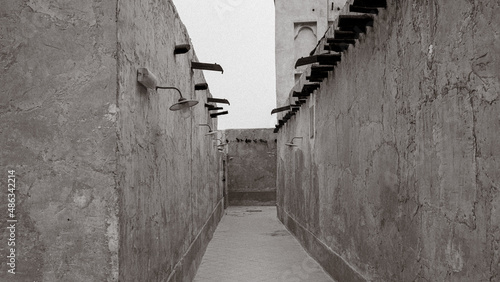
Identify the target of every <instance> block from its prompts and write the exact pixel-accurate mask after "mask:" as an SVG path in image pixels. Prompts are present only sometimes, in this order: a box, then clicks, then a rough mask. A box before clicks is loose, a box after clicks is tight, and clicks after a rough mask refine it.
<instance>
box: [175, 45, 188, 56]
mask: <svg viewBox="0 0 500 282" xmlns="http://www.w3.org/2000/svg"><path fill="white" fill-rule="evenodd" d="M189 50H191V45H189V44H180V45H176V46H175V48H174V54H175V55H177V54H184V53H187V52H189Z"/></svg>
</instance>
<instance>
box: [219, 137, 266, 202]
mask: <svg viewBox="0 0 500 282" xmlns="http://www.w3.org/2000/svg"><path fill="white" fill-rule="evenodd" d="M225 139H226V141H227V142H228V145H227V187H228V197H229V205H233V206H240V205H243V206H251V205H275V204H276V134H274V133H273V129H268V128H266V129H228V130H225Z"/></svg>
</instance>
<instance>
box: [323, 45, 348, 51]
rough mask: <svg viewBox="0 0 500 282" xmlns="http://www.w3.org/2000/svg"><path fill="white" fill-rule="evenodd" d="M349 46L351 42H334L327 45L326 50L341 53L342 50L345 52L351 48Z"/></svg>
mask: <svg viewBox="0 0 500 282" xmlns="http://www.w3.org/2000/svg"><path fill="white" fill-rule="evenodd" d="M349 46H350V44H346V43H332V44H328V45H325V50H326V51H334V52H339V53H341V52H344V51H346V50H347V49H349Z"/></svg>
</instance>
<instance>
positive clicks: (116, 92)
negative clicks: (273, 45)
mask: <svg viewBox="0 0 500 282" xmlns="http://www.w3.org/2000/svg"><path fill="white" fill-rule="evenodd" d="M117 11H118V14H117ZM181 43H189V37H188V35H187V32H186V29H185V27H184V26H183V25H182V23H181V21H180V19H179V17H178V15H177V12H176V11H175V8H174V6H173V4H172V3H171V1H132V0H130V1H119V2H117V1H108V2H106V1H97V0H94V1H92V0H84V1H65V2H64V3H62V2H61V1H36V0H31V1H10V0H9V1H4V2H2V8H0V44H1V53H0V56H1V61H0V64H1V68H0V82H1V83H2V85H3V88H2V90H1V92H0V93H1V98H2V99H0V118H1V121H2V122H1V123H0V148H1V150H0V154H1V157H0V167H1V171H2V174H3V175H4V177H3V178H2V180H1V183H2V187H5V190H4V192H2V195H3V196H2V197H1V200H0V208H1V209H2V210H3V211H5V216H7V170H10V169H13V170H15V171H16V179H17V192H16V200H17V202H16V204H17V206H16V215H17V218H18V223H17V226H16V236H17V237H16V256H17V261H16V273H17V274H16V275H15V276H14V275H11V274H8V273H7V269H8V266H7V264H6V259H5V257H6V256H7V247H8V246H7V243H8V241H7V239H8V237H9V236H10V233H9V232H7V231H5V230H6V228H5V227H6V222H5V220H4V221H3V222H2V223H0V224H1V225H0V227H2V230H3V231H2V232H0V241H1V242H3V243H0V252H1V253H2V257H3V259H2V260H1V264H0V271H1V272H0V280H1V281H118V280H119V281H189V280H190V279H191V278H192V277H193V276H194V274H195V271H196V268H197V267H198V265H199V262H200V260H201V256H202V255H203V253H204V250H205V248H206V245H207V244H208V241H209V240H210V238H211V235H212V233H213V231H214V229H215V227H216V225H217V223H218V220H219V219H220V217H221V216H222V210H223V205H222V190H221V189H222V188H221V187H222V185H221V179H220V178H221V177H220V175H221V174H220V163H221V160H220V158H221V155H220V154H219V153H218V152H217V150H216V149H215V148H214V147H213V146H212V143H211V141H210V138H209V137H206V136H205V133H206V127H198V124H199V123H210V124H211V125H212V127H213V128H216V121H215V120H210V118H209V116H208V112H207V111H206V110H205V107H203V105H204V102H205V101H206V97H207V95H209V93H208V92H207V91H197V92H196V93H195V92H194V84H195V83H200V82H204V78H203V74H202V73H201V71H195V72H193V71H191V69H190V61H191V60H196V58H195V55H194V53H193V51H190V52H189V53H188V54H183V55H178V56H177V57H174V55H173V49H174V45H175V44H181ZM141 67H148V68H149V69H150V70H152V71H153V72H154V73H155V74H156V75H157V76H158V77H159V80H160V83H161V84H162V85H166V86H177V87H179V88H180V89H181V91H182V93H183V94H184V96H185V97H187V98H195V99H198V100H200V104H199V105H197V106H196V107H194V108H192V109H189V110H184V111H179V112H171V111H169V110H168V107H169V106H170V105H171V104H173V103H174V102H176V101H177V99H178V98H179V97H178V94H177V93H176V92H175V91H169V90H159V91H158V92H156V91H154V90H146V89H145V88H143V87H142V86H141V85H139V84H138V83H137V82H136V81H137V69H138V68H141Z"/></svg>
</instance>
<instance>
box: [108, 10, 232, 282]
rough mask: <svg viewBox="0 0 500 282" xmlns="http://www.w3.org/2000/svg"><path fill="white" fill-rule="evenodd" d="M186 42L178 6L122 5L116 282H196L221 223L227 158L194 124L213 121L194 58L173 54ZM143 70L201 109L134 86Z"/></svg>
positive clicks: (173, 96) (163, 92)
mask: <svg viewBox="0 0 500 282" xmlns="http://www.w3.org/2000/svg"><path fill="white" fill-rule="evenodd" d="M186 43H191V42H190V39H189V36H188V33H187V30H186V28H185V27H184V25H183V24H182V22H181V20H180V18H179V16H178V14H177V11H176V10H175V6H174V5H173V3H172V1H153V0H152V1H119V2H118V72H119V79H118V103H117V105H118V108H119V117H118V119H117V123H118V138H119V140H118V168H117V178H118V186H119V187H120V196H121V197H120V205H121V214H120V224H121V225H120V281H190V279H192V278H193V277H194V274H195V273H196V269H197V267H198V265H199V263H200V262H201V256H202V255H203V253H204V250H205V248H206V246H207V244H208V241H209V240H210V238H211V235H212V233H213V231H214V230H215V227H216V226H217V223H218V220H219V219H220V217H221V216H222V211H223V203H222V185H220V183H221V181H222V180H221V179H220V176H219V170H220V169H221V167H220V164H221V161H220V158H221V155H219V153H218V151H217V148H216V147H215V146H214V145H213V143H212V137H211V136H205V134H206V133H207V132H208V129H207V127H203V126H199V125H198V124H207V123H208V124H210V125H211V126H212V128H213V129H214V130H215V129H216V126H217V122H216V119H211V118H210V116H209V113H208V110H207V108H206V107H205V106H204V105H205V103H206V102H207V97H208V96H210V93H209V92H208V90H203V91H194V85H195V84H196V83H204V82H205V79H204V77H203V73H202V71H201V70H191V61H197V58H196V56H195V54H194V51H193V50H191V51H189V52H188V53H186V54H179V55H174V48H175V45H178V44H186ZM143 67H147V68H148V69H149V70H150V71H151V72H152V73H154V74H155V76H156V77H157V78H158V83H159V85H160V86H173V87H177V88H179V90H180V91H181V92H182V95H183V96H184V97H185V98H187V99H197V100H199V104H198V105H196V106H195V107H192V108H188V109H185V110H180V111H170V110H169V107H170V106H171V105H173V104H174V103H176V102H177V100H178V99H179V94H178V93H177V92H176V91H174V90H167V89H159V90H157V91H155V90H152V89H149V90H147V89H146V88H144V87H143V86H142V85H140V84H138V83H137V69H138V68H143Z"/></svg>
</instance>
